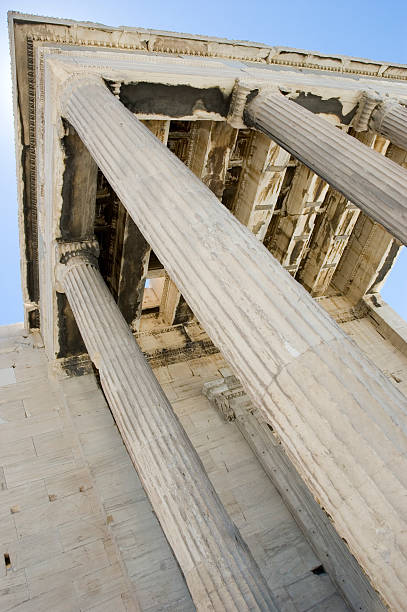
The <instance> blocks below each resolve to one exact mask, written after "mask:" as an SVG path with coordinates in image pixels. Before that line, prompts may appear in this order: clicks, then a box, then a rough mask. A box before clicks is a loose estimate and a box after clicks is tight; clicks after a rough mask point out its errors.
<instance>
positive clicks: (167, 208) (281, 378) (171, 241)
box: [62, 78, 407, 609]
mask: <svg viewBox="0 0 407 612" xmlns="http://www.w3.org/2000/svg"><path fill="white" fill-rule="evenodd" d="M62 102H63V113H64V115H65V117H66V118H67V119H68V120H69V121H70V122H71V123H72V124H73V125H74V126H75V128H76V130H77V132H78V133H79V134H80V136H81V138H82V139H83V141H84V142H85V144H86V146H87V147H88V149H89V151H90V152H91V154H92V156H93V157H94V158H95V160H96V162H97V164H98V165H99V167H100V168H101V170H102V172H103V173H104V175H105V176H106V178H107V180H108V181H109V183H110V184H111V185H112V187H113V189H114V190H115V191H116V193H117V195H118V196H119V198H120V200H121V201H122V203H123V204H124V206H126V208H127V210H128V211H129V213H130V215H131V216H132V218H133V219H134V221H135V223H136V224H137V225H138V227H139V228H140V230H141V232H142V233H143V234H144V236H145V237H146V239H147V240H148V242H149V244H151V247H152V248H153V249H154V252H155V253H156V254H157V256H158V258H159V259H160V261H161V262H162V263H163V265H164V267H165V269H166V270H167V272H168V274H169V276H170V277H171V278H172V279H173V281H174V282H175V284H176V285H177V287H178V288H179V290H180V291H181V293H182V295H184V296H185V298H186V300H187V302H188V304H189V305H190V306H191V308H192V310H193V312H194V313H195V315H196V316H197V317H198V319H199V320H200V322H201V323H202V324H203V326H204V327H205V329H206V330H207V332H208V333H209V335H210V336H211V338H212V340H213V342H214V343H215V345H216V346H218V347H219V348H220V350H221V351H222V353H223V354H224V355H225V357H226V359H227V360H228V361H229V362H230V363H231V365H232V366H233V368H234V369H235V372H236V375H237V376H238V378H239V379H240V381H241V382H242V384H243V385H244V387H245V389H246V392H247V393H248V394H249V395H250V396H251V398H252V401H253V402H254V404H255V405H256V406H258V407H259V408H260V409H261V410H263V412H264V414H265V417H266V419H267V420H268V421H269V422H270V423H272V425H273V426H274V428H275V429H276V431H277V434H278V436H279V438H280V439H281V441H282V444H283V445H284V448H285V450H286V452H287V454H288V455H289V457H290V459H291V460H292V461H293V463H294V464H295V466H296V468H297V470H298V472H299V473H300V474H301V476H302V477H303V478H304V479H305V481H306V482H307V484H308V486H309V487H310V489H311V491H312V493H313V495H314V497H315V498H316V499H318V501H319V502H320V504H321V505H322V506H323V507H324V508H325V510H326V512H327V513H328V514H329V515H330V516H331V517H332V520H333V522H334V524H335V527H336V529H337V531H338V533H339V534H340V536H341V537H343V538H344V539H345V540H346V541H347V543H348V545H349V547H350V549H351V552H352V553H353V554H354V555H355V557H356V558H357V560H358V561H359V563H360V564H361V565H362V567H363V568H364V569H365V571H366V573H367V574H368V576H369V578H370V580H371V581H372V583H373V584H374V586H375V588H376V589H377V590H378V591H379V592H380V593H381V594H382V596H383V597H384V598H385V600H386V601H388V602H389V603H390V604H391V605H394V608H395V609H400V608H401V609H402V608H403V606H404V604H405V601H407V584H406V580H405V567H406V565H407V541H406V538H405V535H402V536H400V539H399V541H398V542H397V543H396V542H395V540H396V538H397V537H398V534H405V533H407V524H406V521H407V509H406V497H405V487H406V485H407V453H406V450H407V432H406V430H407V424H406V414H407V401H406V398H405V397H404V396H403V395H402V394H401V393H400V392H399V391H398V390H397V389H396V388H395V387H394V386H393V385H392V384H391V383H390V382H389V380H387V379H386V378H385V376H384V375H383V374H382V373H381V372H380V371H379V370H378V369H377V368H376V367H374V366H373V365H372V364H371V362H370V361H368V360H367V359H366V358H365V357H363V355H362V353H361V352H360V351H359V350H358V349H357V347H356V346H355V345H354V343H353V342H351V341H350V340H349V338H348V337H347V336H346V335H345V334H344V333H343V332H342V330H341V329H340V328H339V327H338V326H337V325H336V324H335V323H334V321H333V320H332V319H331V318H330V317H329V316H328V315H327V314H326V313H325V311H324V310H323V309H322V308H321V307H320V306H318V304H316V303H315V302H314V300H313V299H312V298H311V297H310V295H309V294H308V293H307V292H306V291H305V289H303V288H302V287H301V286H300V285H299V284H298V283H297V282H296V281H295V280H294V279H293V278H292V277H291V276H290V274H288V272H286V271H285V270H283V269H282V267H281V266H280V264H279V263H278V262H277V261H276V260H275V259H274V258H273V257H272V255H271V254H270V253H269V252H268V251H267V250H266V249H265V247H264V246H263V245H262V244H261V243H260V242H259V241H258V240H256V238H255V237H254V236H253V234H252V233H251V232H250V231H249V230H248V229H247V228H245V227H244V226H243V225H242V224H241V223H239V221H237V219H235V218H234V217H233V216H232V215H231V214H230V213H229V212H228V211H227V210H226V208H225V207H223V206H222V205H221V204H220V203H219V201H218V199H217V198H216V197H215V196H214V195H213V194H212V193H211V192H210V190H209V189H208V188H207V187H206V186H205V185H204V184H203V183H202V182H201V181H200V180H199V179H198V178H196V177H195V176H194V175H193V173H192V172H191V171H190V170H189V169H188V168H187V167H186V166H185V165H184V164H183V163H182V162H181V161H180V160H179V159H178V158H177V157H175V155H173V154H172V153H171V152H170V151H169V150H168V149H167V148H166V147H164V146H163V145H162V144H161V143H160V142H159V141H158V140H157V139H156V138H155V137H154V136H153V135H152V134H151V132H149V131H148V130H147V128H145V127H144V126H143V124H142V123H141V122H140V121H138V120H137V118H136V117H135V116H134V115H132V113H131V112H130V111H128V110H127V109H126V108H125V107H124V106H123V105H122V104H121V103H120V102H119V101H118V100H117V99H116V98H115V97H114V96H113V95H112V94H110V92H109V91H108V90H107V88H106V87H105V85H104V84H103V82H102V81H98V80H96V79H89V80H87V79H86V78H84V79H83V80H81V78H78V79H77V80H72V81H71V82H70V83H68V86H67V88H66V89H65V90H64V93H63V97H62ZM338 132H339V130H338ZM402 506H404V510H402Z"/></svg>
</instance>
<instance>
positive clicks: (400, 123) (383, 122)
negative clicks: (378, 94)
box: [369, 100, 407, 151]
mask: <svg viewBox="0 0 407 612" xmlns="http://www.w3.org/2000/svg"><path fill="white" fill-rule="evenodd" d="M369 127H370V128H371V129H372V130H374V131H375V132H378V133H379V134H381V135H382V136H385V137H386V138H388V139H389V140H391V142H393V143H394V144H395V145H397V146H398V147H401V148H402V149H405V150H406V151H407V108H406V107H405V106H402V105H401V104H399V103H398V102H397V101H396V100H388V101H385V102H382V103H381V104H379V106H377V107H376V108H375V109H374V111H373V113H372V116H371V119H370V122H369Z"/></svg>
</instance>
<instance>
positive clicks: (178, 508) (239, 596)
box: [61, 245, 276, 611]
mask: <svg viewBox="0 0 407 612" xmlns="http://www.w3.org/2000/svg"><path fill="white" fill-rule="evenodd" d="M71 248H73V252H71V253H69V252H68V254H67V255H65V256H64V257H63V261H66V260H67V263H66V268H65V270H63V272H62V275H61V276H62V284H63V288H64V289H65V292H66V295H67V298H68V301H69V303H70V305H71V308H72V311H73V313H74V315H75V319H76V321H77V323H78V326H79V329H80V331H81V334H82V337H83V339H84V342H85V345H86V348H87V350H88V352H89V355H90V357H91V359H92V361H93V362H94V363H95V365H96V366H97V368H98V369H99V372H100V380H101V383H102V387H103V389H104V391H105V393H106V396H107V398H108V401H109V406H110V408H111V410H112V413H113V416H114V418H115V421H116V424H117V426H118V428H119V430H120V432H121V435H122V437H123V440H124V442H125V444H126V447H127V450H128V452H129V454H130V456H131V459H132V461H133V463H134V465H135V467H136V469H137V472H138V474H139V476H140V479H141V481H142V483H143V486H144V488H145V490H146V492H147V495H148V497H149V498H150V501H151V503H152V506H153V508H154V511H155V512H156V514H157V517H158V519H159V521H160V523H161V526H162V528H163V530H164V533H165V535H166V537H167V539H168V541H169V543H170V545H171V547H172V549H173V551H174V554H175V556H176V557H177V560H178V562H179V564H180V566H181V569H182V571H183V573H184V576H185V579H186V581H187V584H188V588H189V589H190V592H191V595H192V598H193V600H194V603H195V605H196V607H197V609H198V610H236V611H240V610H264V611H266V610H276V607H275V606H274V604H273V601H272V598H271V595H270V592H269V590H268V587H267V585H266V583H265V581H264V578H263V576H262V575H261V573H260V570H259V568H258V566H257V565H256V563H255V562H254V560H253V558H252V556H251V554H250V552H249V550H248V549H247V547H246V544H245V543H244V542H243V540H242V538H241V536H240V533H239V531H238V530H237V529H236V527H235V526H234V524H233V523H232V521H231V520H230V518H229V516H228V515H227V513H226V511H225V510H224V508H223V506H222V504H221V502H220V500H219V498H218V496H217V494H216V493H215V490H214V489H213V487H212V485H211V483H210V481H209V478H208V476H207V475H206V472H205V470H204V468H203V465H202V463H201V461H200V459H199V458H198V455H197V453H196V451H195V450H194V448H193V446H192V444H191V442H190V440H189V438H188V437H187V435H186V433H185V431H184V429H183V427H182V425H181V424H180V422H179V421H178V419H177V417H176V415H175V413H174V411H173V410H172V408H171V405H170V404H169V402H168V400H167V398H166V396H165V394H164V392H163V391H162V389H161V387H160V385H159V384H158V382H157V379H156V378H155V376H154V373H153V371H152V370H151V368H150V366H149V365H148V363H147V361H146V359H145V358H144V356H143V354H142V352H141V350H140V349H139V347H138V345H137V343H136V341H135V339H134V337H133V336H132V334H131V332H130V330H129V328H128V325H127V323H126V321H125V319H124V318H123V316H122V315H121V313H120V310H119V308H118V306H117V304H116V303H115V301H114V299H113V297H112V295H111V293H110V292H109V290H108V288H107V286H106V284H105V282H104V280H103V278H102V276H101V274H100V272H99V271H98V270H97V268H96V264H95V262H94V261H92V258H91V257H89V255H87V254H86V253H83V252H82V253H81V252H80V251H79V253H78V252H76V251H75V245H73V247H71ZM64 258H65V259H64Z"/></svg>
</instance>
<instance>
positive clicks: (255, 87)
mask: <svg viewBox="0 0 407 612" xmlns="http://www.w3.org/2000/svg"><path fill="white" fill-rule="evenodd" d="M266 92H267V93H272V92H278V93H280V89H279V87H278V86H277V85H275V84H274V83H270V82H267V81H254V80H246V79H244V80H243V79H236V82H235V86H234V88H233V92H232V99H231V102H230V107H229V114H228V117H227V122H228V123H229V125H231V126H232V127H234V128H237V129H242V128H246V127H249V126H248V125H247V124H246V123H245V117H244V111H245V108H246V105H247V104H248V102H250V100H251V99H252V98H253V97H255V96H256V95H258V94H259V93H266Z"/></svg>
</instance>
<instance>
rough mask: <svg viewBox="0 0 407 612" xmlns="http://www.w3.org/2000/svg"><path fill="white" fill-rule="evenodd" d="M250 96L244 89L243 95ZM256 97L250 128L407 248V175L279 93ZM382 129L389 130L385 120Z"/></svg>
mask: <svg viewBox="0 0 407 612" xmlns="http://www.w3.org/2000/svg"><path fill="white" fill-rule="evenodd" d="M252 89H254V88H253V87H252ZM248 90H249V88H248V87H247V86H243V92H242V93H243V95H244V93H246V92H247V91H248ZM252 95H253V93H251V94H249V96H248V98H247V99H248V103H247V104H246V106H245V109H244V112H243V115H244V119H245V123H246V124H247V125H249V126H251V127H254V128H256V129H257V130H260V131H261V132H263V133H264V134H267V135H268V136H269V137H270V138H272V139H273V140H274V141H275V142H277V143H278V144H279V145H280V146H281V147H283V148H284V149H286V150H287V151H289V152H290V153H291V154H292V155H293V156H294V157H296V158H297V159H299V160H300V161H302V163H303V164H305V165H306V166H308V168H311V170H313V172H315V173H316V174H318V176H320V177H321V178H323V179H324V180H325V181H326V182H327V183H329V185H330V186H331V187H333V188H334V189H337V190H338V191H339V192H340V193H342V194H343V195H344V196H345V197H346V198H347V199H348V200H350V201H351V202H353V203H354V204H356V205H357V206H358V207H359V208H361V209H362V210H363V211H364V212H365V213H366V214H367V215H369V216H370V217H372V218H373V219H374V220H375V221H378V222H379V223H381V224H382V225H383V226H384V227H385V228H386V229H387V230H388V231H389V232H390V233H391V234H392V235H393V236H395V237H396V238H398V239H399V240H401V242H402V243H403V244H407V172H405V171H404V170H401V169H400V167H399V166H397V165H396V164H394V163H393V162H391V161H390V160H389V159H386V158H385V157H383V156H382V155H380V154H379V153H377V152H376V151H373V150H371V149H369V148H368V147H366V146H365V145H364V144H362V143H361V142H359V141H358V140H356V139H355V138H352V137H351V136H349V135H348V134H345V133H344V132H342V131H341V130H339V129H338V128H336V127H335V126H333V125H331V124H330V123H329V122H328V121H326V120H325V119H323V118H320V117H318V116H317V115H314V114H313V113H311V112H310V111H309V110H307V109H306V108H303V107H302V106H300V105H298V104H296V103H295V102H293V101H291V100H289V99H288V98H286V97H285V96H283V95H282V94H281V93H280V91H279V90H278V89H277V88H272V89H270V88H265V89H263V90H262V89H260V90H259V93H258V95H256V96H255V97H254V98H253V99H250V96H252ZM400 112H404V111H400ZM406 114H407V113H406ZM393 116H394V115H393V114H392V113H390V117H393ZM397 117H398V114H397ZM390 123H391V120H390V119H389V121H388V124H389V125H390ZM382 125H387V123H385V119H383V122H382Z"/></svg>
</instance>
